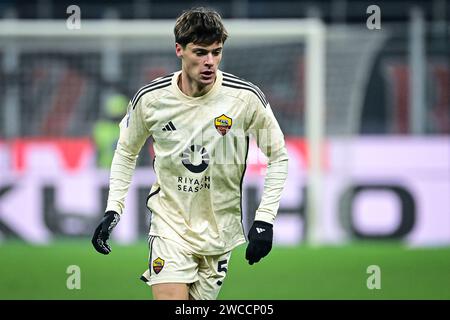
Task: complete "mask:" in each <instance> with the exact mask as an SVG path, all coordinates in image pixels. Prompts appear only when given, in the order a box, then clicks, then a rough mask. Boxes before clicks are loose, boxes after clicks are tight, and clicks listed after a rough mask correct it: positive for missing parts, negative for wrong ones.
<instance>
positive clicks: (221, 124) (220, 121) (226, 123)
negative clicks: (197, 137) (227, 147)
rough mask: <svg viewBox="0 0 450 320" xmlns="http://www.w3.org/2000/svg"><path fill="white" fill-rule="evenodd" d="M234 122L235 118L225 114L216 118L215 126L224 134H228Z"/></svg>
mask: <svg viewBox="0 0 450 320" xmlns="http://www.w3.org/2000/svg"><path fill="white" fill-rule="evenodd" d="M232 123H233V120H232V119H231V118H229V117H227V116H226V115H224V114H223V115H221V116H220V117H217V118H215V119H214V126H215V127H216V129H217V131H218V132H219V133H220V134H221V135H222V136H224V135H226V134H227V132H228V131H229V130H230V128H231V125H232Z"/></svg>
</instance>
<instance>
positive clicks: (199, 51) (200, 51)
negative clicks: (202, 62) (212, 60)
mask: <svg viewBox="0 0 450 320" xmlns="http://www.w3.org/2000/svg"><path fill="white" fill-rule="evenodd" d="M194 53H195V55H196V56H197V57H201V56H204V55H205V54H206V53H207V52H206V51H203V50H197V51H194Z"/></svg>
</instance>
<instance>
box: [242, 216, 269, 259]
mask: <svg viewBox="0 0 450 320" xmlns="http://www.w3.org/2000/svg"><path fill="white" fill-rule="evenodd" d="M248 240H249V244H248V246H247V250H246V252H245V259H247V260H248V263H249V264H253V263H255V262H258V261H259V260H261V258H264V257H265V256H267V255H268V254H269V252H270V250H271V249H272V240H273V230H272V224H270V223H267V222H264V221H254V222H253V225H252V227H251V228H250V231H249V232H248Z"/></svg>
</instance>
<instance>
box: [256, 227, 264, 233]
mask: <svg viewBox="0 0 450 320" xmlns="http://www.w3.org/2000/svg"><path fill="white" fill-rule="evenodd" d="M256 231H257V232H258V233H261V232H264V231H266V229H263V228H256Z"/></svg>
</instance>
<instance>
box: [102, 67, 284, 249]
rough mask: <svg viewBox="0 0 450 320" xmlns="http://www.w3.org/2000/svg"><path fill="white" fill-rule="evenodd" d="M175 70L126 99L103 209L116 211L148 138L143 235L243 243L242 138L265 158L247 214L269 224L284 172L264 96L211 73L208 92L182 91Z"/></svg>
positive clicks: (193, 245) (190, 243) (201, 243)
mask: <svg viewBox="0 0 450 320" xmlns="http://www.w3.org/2000/svg"><path fill="white" fill-rule="evenodd" d="M180 75H181V71H178V72H175V73H173V74H170V75H168V76H165V77H161V78H158V79H156V80H154V81H153V82H151V83H150V84H148V85H147V86H145V87H143V88H141V89H140V90H139V91H138V92H137V93H136V95H135V96H134V97H133V99H132V100H131V101H130V104H129V106H128V112H127V115H126V116H125V117H124V118H123V120H122V121H121V123H120V138H119V141H118V144H117V148H116V151H115V155H114V158H113V162H112V165H111V176H110V190H109V196H108V203H107V208H106V210H107V211H108V210H114V211H116V212H118V213H119V214H122V212H123V209H124V201H125V197H126V194H127V191H128V187H129V185H130V183H131V179H132V175H133V172H134V169H135V165H136V159H137V156H138V153H139V152H140V150H141V148H142V146H143V145H144V143H145V141H146V140H147V138H149V137H150V136H151V137H152V138H153V141H154V142H153V147H154V151H155V159H154V165H153V166H154V170H155V173H156V182H155V183H154V184H153V185H152V187H151V190H150V192H149V197H148V201H147V206H148V208H149V209H150V210H151V212H152V219H151V227H150V235H155V236H161V237H166V238H170V239H173V240H175V241H177V242H178V243H179V244H180V245H182V246H184V247H187V248H189V249H190V250H192V251H193V252H194V253H197V254H203V255H215V254H221V253H224V252H227V251H229V250H231V249H233V248H234V247H236V246H238V245H239V244H242V243H244V242H245V236H244V230H243V226H242V206H241V199H242V181H243V177H244V173H245V168H246V160H247V153H248V148H249V136H254V137H255V138H256V141H257V144H258V146H259V148H260V149H261V150H262V151H263V153H264V154H265V155H266V156H267V157H268V168H267V173H266V178H265V184H264V192H263V195H262V199H261V203H260V206H259V208H258V210H257V212H256V216H255V220H261V221H265V222H269V223H273V222H274V219H275V216H276V214H277V211H278V207H279V202H280V197H281V192H282V189H283V186H284V182H285V180H286V177H287V167H288V166H287V161H288V156H287V152H286V148H285V144H284V137H283V133H282V132H281V129H280V127H279V125H278V123H277V121H276V119H275V117H274V115H273V113H272V111H271V108H270V105H269V103H268V102H267V100H266V98H265V96H264V95H263V93H262V92H261V91H260V90H259V89H258V88H257V87H256V86H255V85H253V84H251V83H250V82H247V81H245V80H243V79H240V78H238V77H236V76H234V75H231V74H228V73H224V72H221V71H217V77H216V81H215V83H214V85H213V87H212V88H211V90H210V91H208V93H206V94H205V95H203V96H200V97H190V96H187V95H185V94H183V92H182V91H181V90H180V89H179V87H178V85H177V80H178V77H179V76H180Z"/></svg>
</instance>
